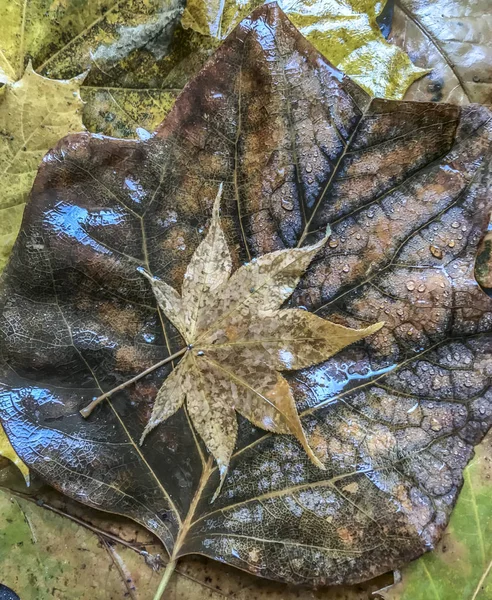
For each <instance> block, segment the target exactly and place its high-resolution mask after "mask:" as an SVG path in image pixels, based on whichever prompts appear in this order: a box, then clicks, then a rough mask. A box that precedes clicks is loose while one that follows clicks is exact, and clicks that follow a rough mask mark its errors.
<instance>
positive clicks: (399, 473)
mask: <svg viewBox="0 0 492 600" xmlns="http://www.w3.org/2000/svg"><path fill="white" fill-rule="evenodd" d="M491 140H492V121H491V113H490V112H489V110H488V109H486V108H483V107H480V106H477V105H471V106H466V107H459V106H452V105H447V104H432V103H410V102H392V101H387V100H371V99H370V98H369V96H368V95H367V94H366V93H365V92H364V91H362V90H361V89H360V88H359V87H358V86H357V85H356V84H354V83H353V82H352V81H350V80H349V79H348V78H346V77H344V76H343V75H342V74H341V73H340V72H338V71H337V70H336V69H334V68H333V67H332V66H331V65H330V64H329V63H328V62H327V61H326V60H325V59H324V58H323V57H322V56H321V55H320V54H319V53H318V52H317V51H316V50H315V49H314V48H313V47H312V46H311V45H310V44H309V42H307V41H306V40H305V39H304V38H303V37H302V36H301V35H300V34H299V33H298V31H297V30H296V29H295V28H294V27H293V26H292V25H291V23H290V22H289V20H288V19H287V18H286V17H285V15H283V13H282V12H281V11H280V10H279V9H278V7H276V6H274V5H267V6H264V7H261V8H259V9H258V10H257V11H255V13H253V15H252V16H251V17H249V18H247V19H245V20H244V21H243V22H242V23H241V24H240V26H239V27H238V28H237V29H236V30H235V31H234V32H233V33H232V34H231V36H229V38H228V39H227V40H226V42H225V43H224V44H223V45H222V46H221V48H220V49H219V50H218V51H217V53H216V54H215V55H214V57H213V58H212V60H211V61H210V62H209V63H208V64H207V65H206V66H205V68H204V69H203V71H201V72H200V73H199V74H198V76H197V77H196V78H195V79H194V80H193V81H192V82H190V83H189V84H188V86H187V87H186V89H185V90H184V91H183V93H182V94H181V95H180V97H179V98H178V100H177V102H176V104H175V106H174V107H173V109H172V110H171V112H170V114H169V116H168V117H167V118H166V120H165V121H164V122H163V124H162V125H161V126H160V127H159V128H158V129H157V131H156V132H155V134H154V135H153V136H152V137H150V138H149V139H148V140H145V141H143V140H114V139H108V138H103V137H100V136H91V135H90V134H81V135H77V136H72V137H69V138H66V139H65V140H63V141H62V142H61V143H60V144H59V145H58V146H57V147H56V148H54V149H53V150H52V151H51V152H50V153H49V155H48V156H47V158H46V159H45V161H44V163H43V166H42V169H41V170H40V172H39V174H38V177H37V178H36V181H35V184H34V189H33V192H32V200H31V202H30V203H29V205H28V207H27V211H26V214H25V217H24V222H23V227H22V235H21V236H20V238H19V240H18V242H17V243H16V246H15V249H14V252H13V255H12V258H11V260H10V263H9V265H8V267H7V269H6V271H5V275H4V279H3V285H2V288H1V296H0V306H1V316H0V349H1V356H2V362H1V366H0V369H1V373H0V375H1V379H0V380H1V381H2V387H1V391H0V418H1V420H2V424H3V426H4V429H5V431H6V433H7V434H8V436H9V438H10V441H11V443H12V446H13V447H14V449H15V451H16V452H17V453H18V454H19V456H20V458H21V459H22V460H23V461H24V462H25V463H26V465H27V466H28V467H29V468H30V469H31V470H32V471H35V472H37V473H39V474H40V475H41V476H42V477H44V478H45V479H46V480H47V481H48V482H49V483H50V484H52V485H54V486H55V487H57V488H58V489H60V490H62V491H63V492H65V493H66V494H68V495H70V496H72V497H73V498H76V499H77V500H80V501H81V502H84V503H86V504H89V505H91V506H94V507H97V508H100V509H103V510H106V511H110V512H114V513H119V514H124V515H127V516H130V517H131V518H133V519H134V520H136V521H138V522H140V523H142V524H143V525H145V526H146V527H147V528H148V529H150V530H151V531H153V532H154V533H156V534H157V535H158V536H159V537H160V539H161V540H162V541H163V543H164V544H165V546H166V549H167V551H168V552H169V554H170V556H171V559H172V560H171V562H174V561H175V560H177V559H178V558H180V557H181V556H184V555H186V554H203V555H206V556H209V557H212V558H216V559H219V560H220V561H222V562H224V563H227V564H229V565H232V566H236V567H238V568H240V569H244V570H247V571H249V572H251V573H254V574H256V575H259V576H262V577H267V578H271V579H276V580H279V581H284V582H288V583H296V584H306V585H311V586H314V585H322V584H334V583H342V582H345V583H353V582H358V581H361V580H364V579H367V578H370V577H373V576H375V575H377V574H378V573H383V572H385V571H388V570H391V569H394V568H396V567H399V566H401V565H402V564H404V563H405V562H407V561H409V560H411V559H413V558H416V557H417V556H419V555H420V554H422V553H424V552H425V551H427V550H429V549H430V548H431V547H432V546H433V544H435V543H436V541H437V540H438V539H439V537H440V536H441V534H442V532H443V530H444V528H445V526H446V523H447V521H448V519H449V516H450V513H451V511H452V507H453V505H454V503H455V501H456V499H457V496H458V493H459V490H460V488H461V485H462V482H463V476H462V471H463V468H464V467H465V466H466V464H467V462H468V460H469V459H470V457H471V456H472V453H473V446H474V445H475V444H476V443H478V442H479V441H480V440H481V439H482V437H483V435H484V434H485V432H486V431H487V429H488V428H489V426H490V422H491V420H492V396H491V393H490V386H491V383H492V382H491V377H492V376H491V373H492V335H491V333H492V301H491V300H490V299H489V298H487V297H486V296H485V294H483V292H482V291H481V289H480V287H479V286H478V284H477V282H476V280H475V279H474V276H473V265H474V259H475V254H476V251H477V247H478V245H479V242H480V239H481V237H482V235H483V232H484V231H485V229H486V226H487V220H488V212H489V208H490V198H491V197H492V196H491V193H490V192H491V190H490V188H491V175H490V167H489V165H490V148H491ZM220 182H223V197H222V201H221V218H220V226H221V229H222V231H223V232H224V236H225V238H226V239H227V248H228V251H229V253H230V261H231V265H232V268H231V272H232V275H231V276H230V278H229V279H228V280H227V282H225V283H223V285H224V286H225V287H224V289H226V287H227V286H229V289H230V290H232V291H238V292H239V288H240V284H241V285H243V284H246V281H244V282H243V281H237V287H233V286H232V281H233V279H234V277H235V275H236V274H237V273H239V272H240V271H241V269H242V271H241V272H242V273H248V270H247V269H246V267H244V263H248V264H249V265H250V267H249V268H250V269H252V268H253V267H252V265H254V264H258V263H260V264H261V261H262V260H264V257H267V256H272V253H273V254H275V253H276V252H284V251H285V250H287V249H289V250H290V251H292V250H294V249H299V250H298V251H299V252H300V253H301V254H302V252H306V250H307V249H308V248H310V247H313V246H315V245H316V244H318V243H320V242H321V240H322V239H323V236H324V235H325V232H326V229H327V226H328V225H330V227H331V235H330V237H329V238H328V240H327V241H326V242H324V243H323V244H322V245H320V247H319V249H318V250H317V253H316V254H315V255H313V256H312V257H310V260H309V261H307V264H306V265H305V267H304V268H303V269H302V271H301V272H297V273H296V274H295V276H294V274H293V275H292V277H293V280H292V283H291V284H290V287H293V286H295V281H296V280H297V278H299V277H300V280H299V282H298V283H297V285H296V287H295V289H294V292H293V293H292V295H291V296H290V297H289V295H287V296H285V301H284V304H283V305H282V306H281V308H280V312H284V314H288V313H295V312H296V311H299V310H301V311H302V314H311V315H316V317H317V318H319V319H323V320H324V321H325V322H326V323H327V324H328V325H329V324H330V323H331V324H336V325H339V326H343V327H347V328H351V329H364V328H367V327H370V326H372V325H373V324H375V323H380V322H384V323H385V325H384V327H382V328H381V329H380V330H379V331H377V332H376V333H374V334H373V335H370V336H367V337H364V338H363V339H361V340H359V341H357V342H355V343H353V344H351V345H349V346H347V347H345V348H343V349H341V350H340V351H339V352H338V353H336V354H334V355H333V356H331V358H328V359H327V360H323V362H321V363H319V364H313V363H315V362H316V361H312V360H311V359H310V362H309V364H311V365H313V366H308V367H305V368H304V365H300V366H301V367H302V368H299V369H296V370H290V369H286V370H285V369H284V368H283V367H282V368H280V369H279V371H281V372H282V377H283V378H284V379H285V380H286V381H287V382H288V385H289V388H290V390H291V391H292V395H293V398H294V400H295V403H296V412H297V414H298V415H299V419H300V423H301V425H302V430H303V432H304V434H305V437H306V441H307V444H308V446H309V448H311V449H312V451H313V453H314V454H315V455H316V457H318V459H319V460H321V461H322V463H323V465H324V466H325V470H321V469H320V468H318V467H317V466H316V465H314V464H313V462H312V461H311V460H310V459H309V457H308V455H307V452H306V449H305V448H303V446H302V444H300V443H299V441H298V440H297V439H296V437H294V436H292V435H287V434H273V433H269V432H266V431H264V429H263V428H261V427H255V426H254V425H252V423H251V422H250V421H249V420H248V419H245V418H244V417H243V416H241V415H239V416H236V418H237V424H238V433H237V438H236V446H235V448H234V450H233V453H232V456H231V457H230V461H229V469H228V472H227V475H226V477H225V480H224V482H223V485H222V488H221V491H220V493H219V494H218V496H217V498H216V499H215V501H214V503H213V504H211V503H210V501H211V499H212V497H213V495H214V493H215V491H216V490H217V488H218V487H219V484H220V473H219V469H218V468H217V467H216V466H215V465H214V462H213V460H212V458H211V456H210V454H209V451H208V450H207V447H206V445H205V444H204V443H203V442H202V439H201V436H200V432H199V431H197V429H195V427H194V426H193V423H192V415H190V414H189V409H188V407H187V405H186V404H187V403H186V402H184V403H183V405H182V406H181V408H179V409H178V410H176V412H174V414H172V416H169V417H168V418H167V419H166V420H164V421H162V422H161V423H160V424H159V426H158V427H155V428H154V429H153V430H152V431H150V432H149V433H148V435H147V437H146V438H145V442H144V444H143V445H141V446H140V444H139V441H140V439H141V436H142V434H143V432H144V430H145V428H146V426H147V424H148V423H149V420H150V419H151V418H152V415H153V411H154V407H155V406H156V397H157V395H158V393H159V390H160V389H161V387H162V385H163V382H164V384H165V385H166V383H165V382H168V381H169V382H172V380H171V377H172V373H176V371H175V370H174V368H175V367H178V369H179V363H177V361H174V363H175V364H174V365H173V364H172V362H173V361H169V362H168V363H167V364H163V366H162V367H161V368H159V369H156V370H155V371H153V372H152V373H149V374H148V375H147V376H146V377H144V378H142V379H140V380H139V381H138V382H137V383H135V384H133V385H131V386H128V387H127V388H125V389H124V390H122V391H121V392H118V393H117V394H114V395H113V396H112V397H110V398H109V399H108V400H107V401H104V402H102V403H101V404H100V406H98V407H97V410H95V411H94V412H93V414H92V415H91V417H90V419H84V418H83V417H82V416H81V415H80V413H79V411H80V410H81V409H82V408H84V407H85V406H87V404H89V403H90V402H91V400H92V399H93V398H95V397H97V396H99V395H100V394H102V393H103V392H107V391H109V390H111V389H113V388H114V387H116V386H118V385H119V384H121V383H123V382H125V381H126V380H128V379H130V378H132V377H133V376H135V375H137V374H139V373H140V372H141V371H143V370H145V369H147V368H149V367H151V366H152V365H154V364H155V363H158V362H159V361H163V360H167V358H168V357H170V356H172V355H173V354H175V353H176V352H178V351H180V349H181V348H183V337H182V334H181V333H180V332H183V331H186V327H188V324H187V323H182V322H180V320H179V319H180V318H181V317H182V315H183V314H184V311H183V312H181V313H179V314H174V315H173V313H172V312H170V308H169V307H167V308H166V311H164V310H162V308H161V306H159V304H158V303H157V301H156V296H155V295H154V291H153V289H152V288H153V287H154V289H157V286H158V284H157V281H160V282H161V284H166V285H167V286H169V288H166V290H167V292H169V293H171V292H170V288H173V289H174V290H175V292H174V294H173V295H172V297H173V299H174V300H173V301H175V302H176V303H177V302H178V301H181V302H182V299H183V298H184V297H185V292H186V289H185V288H186V285H187V283H186V282H188V279H185V274H186V272H187V269H188V268H191V267H190V265H193V261H194V260H195V258H194V257H195V256H196V253H198V249H199V248H200V247H202V248H203V246H201V244H202V243H204V239H206V238H207V235H208V233H206V232H207V227H208V232H210V227H211V223H212V222H213V217H212V215H213V205H214V200H215V198H216V195H217V190H218V187H219V185H220ZM287 255H288V254H285V256H287ZM255 258H256V259H257V262H256V263H253V259H255ZM224 264H225V263H224ZM227 265H229V262H227ZM241 265H243V266H242V267H241ZM138 267H143V268H144V269H145V271H146V272H147V273H148V274H149V275H150V274H151V277H153V278H155V279H153V285H149V281H148V280H147V279H146V278H145V277H144V276H143V275H142V274H141V273H140V272H138V271H137V268H138ZM228 269H229V266H227V267H226V268H224V269H223V271H227V270H228ZM215 275H220V276H221V278H223V279H225V275H224V272H219V273H217V272H215ZM244 279H246V278H244ZM252 287H253V286H252ZM276 289H277V288H276V287H272V288H271V289H270V295H267V296H265V298H263V300H262V302H263V303H264V304H265V303H267V301H268V302H269V301H270V299H272V300H273V297H272V294H273V296H274V295H275V293H274V292H275V290H276ZM178 293H179V296H178ZM186 293H188V292H186ZM171 294H172V293H171ZM289 294H290V291H289ZM240 295H241V297H244V294H243V293H241V294H240ZM213 296H215V300H216V299H217V298H219V297H220V294H219V290H218V289H217V291H216V292H214V294H207V295H205V296H204V298H205V297H206V298H209V297H210V298H211V297H213ZM253 297H254V296H253ZM180 298H181V300H180ZM162 301H163V299H162V297H161V302H162ZM188 304H189V307H188ZM163 306H164V305H163ZM194 306H195V308H196V304H195V305H194ZM214 306H218V307H220V303H219V304H217V303H216V302H215V301H214ZM279 306H280V304H278V303H277V304H276V305H275V308H273V309H272V310H277V309H278V308H279ZM186 307H187V310H191V308H192V303H191V301H190V302H188V301H186ZM171 308H172V307H171ZM264 308H266V309H267V310H269V309H268V307H267V306H264ZM303 309H306V310H303ZM193 314H194V313H193ZM199 314H200V315H201V316H202V317H203V316H206V315H209V316H210V318H211V317H212V316H213V315H211V313H210V312H207V311H201V312H200V313H199ZM166 315H167V316H166ZM207 318H209V317H207ZM256 323H260V319H257V320H250V321H245V322H240V323H239V322H238V323H237V325H238V333H237V335H242V330H239V326H240V327H243V326H245V327H248V328H250V327H254V326H255V325H256ZM273 325H275V326H276V324H275V323H272V327H273ZM328 325H327V326H328ZM204 326H205V327H206V324H205V325H204ZM224 335H225V336H227V337H228V338H229V339H232V338H233V337H234V336H235V335H236V333H235V332H234V331H233V328H232V327H231V328H230V329H229V330H228V331H227V332H225V333H224ZM248 335H249V334H248ZM262 335H263V334H262ZM229 336H231V337H229ZM221 339H222V338H221ZM224 339H225V338H224ZM239 339H242V338H239ZM244 339H245V338H244ZM208 345H213V344H208ZM202 350H203V352H204V353H205V354H204V358H205V357H206V356H207V354H206V353H207V352H209V350H208V348H204V349H202ZM210 352H212V350H210ZM227 352H228V351H226V350H225V349H222V350H221V351H220V353H221V356H220V357H217V363H219V362H220V361H222V359H223V360H224V361H227V360H228V356H229V355H228V354H227ZM262 352H264V354H263V356H266V355H267V354H269V352H268V348H264V349H263V350H262ZM294 354H295V353H294V352H292V355H294ZM191 356H192V353H191V352H190V353H189V355H188V357H189V358H191ZM275 356H276V358H275V360H277V359H278V355H277V354H275ZM219 358H220V360H219ZM281 358H284V357H281ZM197 359H198V358H197ZM214 360H215V359H214ZM268 360H269V361H270V360H271V356H270V355H269V356H268ZM316 360H317V359H316ZM238 364H239V367H238V369H239V368H242V362H241V361H240V362H239V363H238ZM269 364H272V363H269ZM173 367H174V368H173ZM274 370H275V371H277V367H276V366H275V368H274ZM254 376H255V377H256V373H255V374H254ZM167 385H168V386H170V385H171V384H170V383H169V384H167ZM227 385H228V386H229V385H230V384H229V382H227ZM228 389H231V388H230V387H229V388H228ZM173 397H174V398H176V397H177V396H173ZM238 398H241V399H244V398H245V395H244V394H243V393H242V392H239V388H238ZM237 404H238V405H239V402H238V403H237ZM238 412H240V411H238ZM26 440H29V443H28V444H26Z"/></svg>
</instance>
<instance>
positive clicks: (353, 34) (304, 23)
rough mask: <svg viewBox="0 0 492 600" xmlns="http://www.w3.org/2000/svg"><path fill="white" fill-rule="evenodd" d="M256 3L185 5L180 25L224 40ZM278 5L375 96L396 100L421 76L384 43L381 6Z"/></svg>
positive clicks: (289, 0)
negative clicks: (379, 19) (381, 27)
mask: <svg viewBox="0 0 492 600" xmlns="http://www.w3.org/2000/svg"><path fill="white" fill-rule="evenodd" d="M260 4H262V2H261V0H249V1H247V2H243V1H241V2H239V1H237V0H226V1H225V2H221V1H212V2H209V1H207V0H189V1H188V2H187V4H186V8H185V11H184V14H183V19H182V25H183V26H184V27H185V28H189V29H192V30H194V31H196V32H197V33H199V34H201V35H202V36H204V39H207V38H209V39H211V40H213V39H216V40H223V39H225V38H226V37H227V35H228V34H229V33H230V32H231V31H232V30H233V28H234V27H235V26H236V25H237V23H239V21H240V20H241V19H242V18H243V17H246V16H247V15H248V13H250V12H251V10H253V8H255V7H257V6H259V5H260ZM279 5H280V7H281V8H282V9H283V10H284V11H285V13H286V14H287V15H288V16H289V19H290V20H291V21H292V23H294V25H295V26H296V27H297V28H298V29H299V31H300V32H301V33H302V34H303V35H304V36H306V38H307V39H308V40H309V41H310V42H311V43H312V44H313V45H314V46H315V47H316V48H317V49H318V50H319V51H320V52H321V53H322V54H323V55H324V56H325V57H326V58H327V59H328V60H329V61H330V62H331V63H332V64H333V65H335V66H336V67H338V68H339V69H340V70H341V71H343V72H344V73H345V74H346V75H348V76H350V77H352V79H353V80H354V81H355V82H356V83H358V84H359V85H360V86H362V88H363V89H364V90H365V91H366V92H368V93H369V94H371V95H373V96H377V97H382V98H391V99H396V100H399V99H401V98H402V97H403V95H404V94H405V92H406V90H407V88H408V86H409V85H411V84H412V83H413V82H414V81H415V80H416V79H419V78H420V77H422V75H423V74H424V73H425V70H422V69H420V68H418V67H415V66H414V65H413V64H412V62H411V61H410V60H409V58H408V56H407V55H406V54H405V53H404V52H402V51H400V50H399V49H397V47H396V46H392V45H391V44H388V43H387V42H386V41H385V39H384V37H383V35H382V33H381V31H380V25H379V23H378V18H379V17H380V16H381V13H382V11H383V8H384V3H375V2H373V1H372V0H349V1H345V2H340V1H339V0H334V1H332V2H323V1H318V2H311V1H305V0H281V1H280V2H279Z"/></svg>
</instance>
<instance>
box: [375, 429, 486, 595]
mask: <svg viewBox="0 0 492 600" xmlns="http://www.w3.org/2000/svg"><path fill="white" fill-rule="evenodd" d="M491 450H492V436H490V435H489V436H488V437H487V438H486V439H485V440H484V441H483V442H482V443H481V444H480V445H479V446H477V448H476V450H475V458H474V459H473V460H472V461H471V462H470V464H469V465H468V466H467V467H466V469H465V470H464V473H463V475H464V484H463V489H462V490H461V494H460V496H459V498H458V502H457V504H456V507H455V509H454V511H453V514H452V515H451V520H450V522H449V525H448V528H447V530H446V532H445V534H444V536H443V538H442V540H441V541H440V542H439V544H438V546H437V548H436V549H435V550H434V551H433V552H430V553H428V554H426V555H424V556H423V557H422V558H419V559H418V560H416V561H415V562H413V563H411V564H410V565H408V567H406V568H405V569H403V572H402V581H401V582H400V583H398V584H397V585H395V586H393V587H392V588H390V589H389V590H388V591H387V592H385V593H384V598H385V600H490V598H492V458H491V456H492V453H491Z"/></svg>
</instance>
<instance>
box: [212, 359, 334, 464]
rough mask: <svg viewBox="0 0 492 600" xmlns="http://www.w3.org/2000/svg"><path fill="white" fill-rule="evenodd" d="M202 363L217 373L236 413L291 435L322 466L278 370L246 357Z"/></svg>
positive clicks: (263, 426) (264, 426) (271, 429)
mask: <svg viewBox="0 0 492 600" xmlns="http://www.w3.org/2000/svg"><path fill="white" fill-rule="evenodd" d="M205 362H206V363H207V366H208V369H207V370H210V371H215V373H216V374H217V379H220V381H221V386H222V389H223V390H224V396H225V397H228V398H229V399H230V400H229V401H230V402H231V403H232V405H233V406H234V408H235V409H236V410H237V412H238V413H239V414H241V415H242V416H243V417H245V418H246V419H248V420H249V421H251V422H252V423H253V424H254V425H256V426H257V427H261V429H265V430H266V431H271V432H274V433H284V434H291V435H294V436H295V437H296V438H297V439H298V440H299V442H300V443H301V444H302V447H303V448H304V450H305V451H306V454H307V455H308V456H309V458H310V459H311V460H312V461H313V463H314V464H315V465H316V466H317V467H319V468H321V469H324V465H323V463H322V462H321V461H320V460H319V459H318V457H317V456H316V455H315V454H314V452H313V450H312V449H311V447H310V446H309V442H308V440H307V438H306V434H305V432H304V429H303V428H302V424H301V420H300V418H299V414H298V413H297V409H296V405H295V401H294V396H293V395H292V390H291V389H290V386H289V383H288V381H287V380H286V379H285V378H284V377H282V375H281V374H280V373H278V372H277V371H274V370H273V369H271V368H269V367H268V366H267V365H265V364H261V363H259V362H257V363H251V362H248V361H247V360H246V361H245V362H243V363H242V364H239V363H237V364H235V365H228V364H227V363H222V364H221V363H219V362H216V361H214V360H213V359H211V358H206V359H205ZM220 375H221V376H220Z"/></svg>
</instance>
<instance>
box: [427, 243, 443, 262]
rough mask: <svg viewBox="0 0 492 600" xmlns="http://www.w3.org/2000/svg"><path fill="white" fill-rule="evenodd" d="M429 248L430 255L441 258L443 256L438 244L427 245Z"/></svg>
mask: <svg viewBox="0 0 492 600" xmlns="http://www.w3.org/2000/svg"><path fill="white" fill-rule="evenodd" d="M429 250H430V251H431V254H432V256H435V257H436V258H439V259H441V258H442V257H443V252H442V250H441V248H439V246H429Z"/></svg>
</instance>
